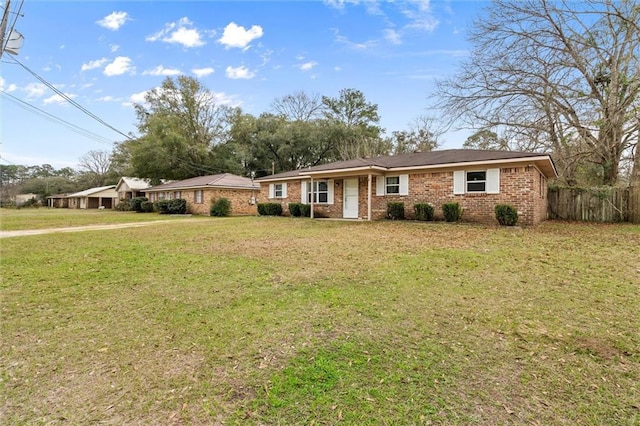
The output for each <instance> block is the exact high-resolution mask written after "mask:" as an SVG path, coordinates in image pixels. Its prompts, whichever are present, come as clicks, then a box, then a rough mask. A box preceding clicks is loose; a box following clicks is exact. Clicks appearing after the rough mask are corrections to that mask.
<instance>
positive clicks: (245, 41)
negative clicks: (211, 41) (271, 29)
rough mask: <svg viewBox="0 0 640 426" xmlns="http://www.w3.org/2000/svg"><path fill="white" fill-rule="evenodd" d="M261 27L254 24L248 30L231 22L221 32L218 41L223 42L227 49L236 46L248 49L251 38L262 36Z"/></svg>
mask: <svg viewBox="0 0 640 426" xmlns="http://www.w3.org/2000/svg"><path fill="white" fill-rule="evenodd" d="M262 34H263V33H262V27H261V26H259V25H254V26H252V27H251V28H249V29H248V30H247V29H245V28H244V27H243V26H240V25H237V24H236V23H235V22H231V23H230V24H229V25H227V26H226V27H225V29H224V32H223V33H222V37H220V39H219V40H218V43H220V44H223V45H224V46H225V47H226V48H227V49H229V48H232V47H237V48H240V49H243V50H246V49H248V48H249V47H250V46H249V43H251V41H252V40H255V39H257V38H260V37H262Z"/></svg>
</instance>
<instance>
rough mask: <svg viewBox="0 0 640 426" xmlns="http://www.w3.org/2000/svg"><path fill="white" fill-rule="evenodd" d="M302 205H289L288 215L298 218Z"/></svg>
mask: <svg viewBox="0 0 640 426" xmlns="http://www.w3.org/2000/svg"><path fill="white" fill-rule="evenodd" d="M301 204H302V203H289V214H290V215H291V216H294V217H299V216H300V215H301V214H302V212H301V211H300V205H301Z"/></svg>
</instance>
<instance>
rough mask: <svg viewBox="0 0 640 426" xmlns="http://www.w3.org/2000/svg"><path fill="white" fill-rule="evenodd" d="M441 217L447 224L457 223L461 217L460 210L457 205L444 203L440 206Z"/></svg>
mask: <svg viewBox="0 0 640 426" xmlns="http://www.w3.org/2000/svg"><path fill="white" fill-rule="evenodd" d="M442 215H443V216H444V220H445V221H447V222H457V221H459V220H460V218H461V217H462V209H461V208H460V204H458V203H444V204H443V205H442Z"/></svg>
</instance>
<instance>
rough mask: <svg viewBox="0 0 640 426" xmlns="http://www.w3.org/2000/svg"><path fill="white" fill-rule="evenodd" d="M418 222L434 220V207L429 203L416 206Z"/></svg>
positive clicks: (414, 207)
mask: <svg viewBox="0 0 640 426" xmlns="http://www.w3.org/2000/svg"><path fill="white" fill-rule="evenodd" d="M413 209H414V211H415V213H416V220H433V206H432V205H431V204H429V203H417V204H414V206H413Z"/></svg>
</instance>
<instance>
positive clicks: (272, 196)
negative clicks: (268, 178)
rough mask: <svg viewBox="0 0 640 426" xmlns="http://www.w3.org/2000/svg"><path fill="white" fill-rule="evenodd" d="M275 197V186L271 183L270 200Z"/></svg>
mask: <svg viewBox="0 0 640 426" xmlns="http://www.w3.org/2000/svg"><path fill="white" fill-rule="evenodd" d="M275 196H276V189H275V185H274V184H272V183H270V184H269V198H274V197H275Z"/></svg>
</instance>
